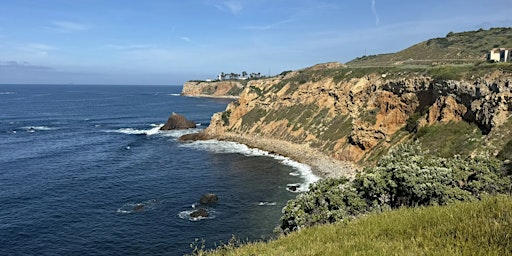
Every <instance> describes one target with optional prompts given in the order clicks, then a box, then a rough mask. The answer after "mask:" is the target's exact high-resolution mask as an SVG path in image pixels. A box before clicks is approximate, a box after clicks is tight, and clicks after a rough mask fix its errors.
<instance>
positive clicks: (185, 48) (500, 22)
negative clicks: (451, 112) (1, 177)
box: [0, 0, 512, 85]
mask: <svg viewBox="0 0 512 256" xmlns="http://www.w3.org/2000/svg"><path fill="white" fill-rule="evenodd" d="M511 12H512V5H510V0H485V1H484V0H463V1H462V0H442V1H441V0H414V1H403V0H400V1H398V0H186V1H185V0H144V1H143V0H0V84H27V83H29V84H138V85H180V84H182V83H183V82H185V81H187V80H197V79H208V78H215V77H216V76H217V75H218V74H219V73H220V72H224V73H231V72H235V73H242V72H243V71H246V72H248V73H252V72H254V73H261V74H264V75H276V74H279V73H281V72H283V71H286V70H296V69H301V68H305V67H309V66H312V65H315V64H318V63H324V62H331V61H337V62H341V63H344V62H348V61H350V60H352V59H354V58H356V57H360V56H363V55H372V54H380V53H390V52H397V51H400V50H402V49H405V48H407V47H409V46H412V45H414V44H416V43H419V42H421V41H424V40H427V39H430V38H435V37H444V36H445V35H446V34H447V33H449V32H463V31H469V30H477V29H480V28H483V29H489V28H491V27H511V26H512V15H511V14H510V13H511Z"/></svg>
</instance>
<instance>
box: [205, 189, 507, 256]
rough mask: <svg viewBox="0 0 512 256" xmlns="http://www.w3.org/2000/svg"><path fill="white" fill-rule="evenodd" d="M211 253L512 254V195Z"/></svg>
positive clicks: (378, 217) (401, 213) (369, 218)
mask: <svg viewBox="0 0 512 256" xmlns="http://www.w3.org/2000/svg"><path fill="white" fill-rule="evenodd" d="M198 254H199V255H205V254H206V253H205V252H204V251H200V252H199V253H198ZM211 255H512V197H510V196H493V197H485V198H484V199H483V200H481V201H474V202H464V203H455V204H452V205H449V206H430V207H423V208H409V209H400V210H396V211H387V212H382V213H377V214H370V215H368V216H365V217H361V218H359V219H356V220H353V221H350V222H348V223H338V224H333V225H325V226H316V227H312V228H306V229H303V230H300V231H298V232H294V233H292V234H290V235H288V236H285V237H281V238H278V239H276V240H273V241H269V242H266V243H265V242H258V243H249V244H246V245H243V246H242V247H240V248H234V246H230V245H226V246H224V248H220V249H218V250H217V251H215V252H213V253H212V254H211Z"/></svg>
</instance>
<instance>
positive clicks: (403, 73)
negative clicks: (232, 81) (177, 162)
mask: <svg viewBox="0 0 512 256" xmlns="http://www.w3.org/2000/svg"><path fill="white" fill-rule="evenodd" d="M478 69H479V72H481V74H480V75H478V76H475V75H474V72H472V71H471V69H469V70H465V71H464V72H462V73H460V78H459V79H443V78H442V77H441V76H440V75H439V74H438V73H436V72H438V71H439V70H435V72H434V71H433V70H429V71H425V70H421V71H419V70H417V69H405V68H396V67H389V68H378V69H368V68H366V69H362V68H350V67H346V66H343V65H341V64H340V65H335V66H332V65H316V66H313V67H311V68H307V69H303V70H298V71H293V72H289V73H286V74H284V75H281V76H278V77H273V78H267V79H260V80H256V81H249V82H248V83H247V85H246V87H245V89H244V90H243V92H242V93H241V94H240V98H239V99H238V101H235V102H232V103H230V104H229V105H228V107H227V108H226V111H224V112H221V113H216V114H215V115H214V116H213V117H212V120H211V124H210V126H209V127H208V128H207V129H206V130H205V131H204V134H206V135H207V137H213V138H219V139H226V140H235V141H239V142H242V143H245V144H249V145H252V146H256V147H260V148H263V149H266V150H269V151H275V152H278V153H282V154H286V155H289V156H291V157H292V158H299V160H304V159H300V158H308V156H309V157H310V158H314V159H318V158H316V157H315V156H320V155H323V156H328V157H329V158H330V160H331V161H337V162H338V163H337V164H333V165H332V166H331V167H329V168H327V169H331V170H330V171H325V173H321V172H320V175H324V176H340V175H347V176H351V175H352V174H353V170H352V171H351V168H349V167H350V164H359V165H367V164H371V163H374V162H376V161H377V160H378V159H379V157H380V156H381V155H383V154H385V153H386V152H387V151H388V150H389V148H391V147H393V146H394V145H397V144H400V143H402V142H406V141H413V140H415V141H419V142H420V143H421V144H422V145H423V147H424V148H426V149H429V150H430V151H431V152H432V153H433V154H438V155H441V156H443V155H444V154H452V155H453V154H462V155H475V154H487V155H491V156H496V155H498V154H499V153H500V152H502V150H503V148H504V147H505V146H506V145H507V144H510V138H511V137H512V136H511V135H512V119H511V114H512V112H511V111H512V91H511V90H512V74H511V73H510V72H509V71H506V70H505V71H504V70H501V69H499V68H496V67H493V66H488V67H485V68H483V67H479V68H478ZM466 71H467V72H466ZM279 145H280V146H279ZM301 152H302V153H301ZM314 159H309V160H308V159H306V160H305V162H307V163H309V164H313V167H315V164H314V162H315V160H314ZM318 161H320V162H325V159H323V160H317V162H318ZM339 163H345V164H346V165H347V168H345V169H342V170H340V169H339V168H338V169H336V168H337V167H339V166H340V164H339ZM317 165H322V164H321V163H317ZM352 167H353V166H352ZM320 169H322V168H320ZM323 169H325V168H323ZM340 172H341V173H340Z"/></svg>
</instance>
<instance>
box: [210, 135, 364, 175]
mask: <svg viewBox="0 0 512 256" xmlns="http://www.w3.org/2000/svg"><path fill="white" fill-rule="evenodd" d="M208 137H210V138H211V139H217V140H221V141H233V142H237V143H241V144H244V145H247V146H248V147H251V148H258V149H261V150H264V151H268V152H270V153H274V154H279V155H282V156H285V157H288V158H290V159H292V160H294V161H297V162H299V163H303V164H307V165H309V166H310V167H311V171H312V172H313V174H315V175H316V176H318V177H320V178H341V177H345V178H348V179H352V178H354V177H355V175H356V173H357V170H358V168H357V166H356V165H354V164H352V163H350V162H345V161H339V160H336V159H333V158H332V157H329V156H326V155H325V154H323V153H321V152H319V151H317V150H314V149H311V148H310V147H309V146H308V145H298V144H295V143H291V142H288V141H282V140H276V139H268V138H263V137H259V136H247V135H243V136H242V135H239V134H234V133H223V134H221V135H218V134H209V136H208Z"/></svg>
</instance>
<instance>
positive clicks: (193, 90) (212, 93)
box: [181, 80, 245, 97]
mask: <svg viewBox="0 0 512 256" xmlns="http://www.w3.org/2000/svg"><path fill="white" fill-rule="evenodd" d="M244 88H245V87H244V84H243V83H242V81H238V80H226V81H214V82H206V81H189V82H186V83H185V84H184V85H183V89H182V91H181V95H184V96H195V97H238V96H239V95H240V93H241V92H242V91H243V89H244Z"/></svg>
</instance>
